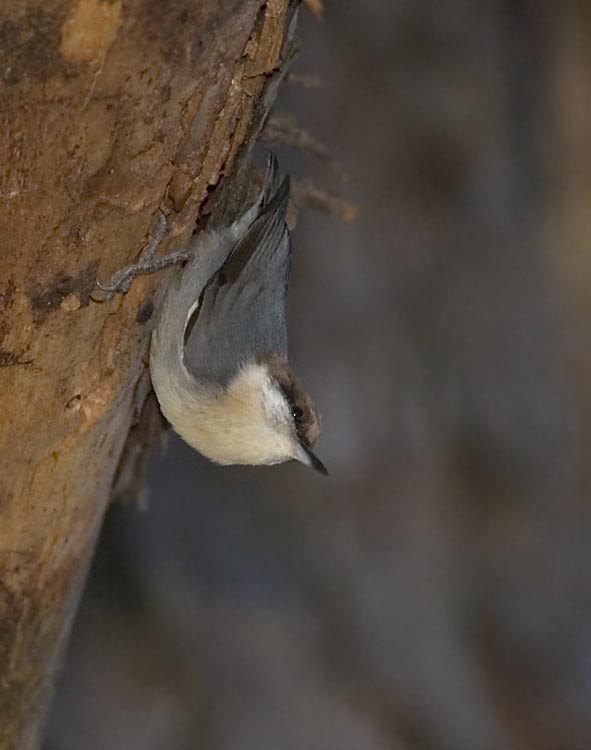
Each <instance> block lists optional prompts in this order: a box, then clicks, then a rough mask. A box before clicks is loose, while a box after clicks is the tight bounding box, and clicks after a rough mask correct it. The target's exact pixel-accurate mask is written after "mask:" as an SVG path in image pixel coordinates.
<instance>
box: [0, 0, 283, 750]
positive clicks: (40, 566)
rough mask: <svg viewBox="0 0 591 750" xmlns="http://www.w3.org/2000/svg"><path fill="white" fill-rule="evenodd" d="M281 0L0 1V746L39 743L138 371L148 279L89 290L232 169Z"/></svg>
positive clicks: (264, 107) (269, 91) (247, 140)
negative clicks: (109, 290)
mask: <svg viewBox="0 0 591 750" xmlns="http://www.w3.org/2000/svg"><path fill="white" fill-rule="evenodd" d="M294 6H295V3H294V2H293V1H292V0H268V2H266V3H265V2H262V0H243V2H232V0H227V1H223V0H202V1H201V2H199V3H195V2H193V1H192V0H191V1H189V0H169V2H166V3H161V2H155V1H154V0H143V2H139V0H138V1H135V0H130V2H125V3H123V2H120V0H116V2H103V1H102V0H77V1H76V2H66V1H65V0H45V1H44V2H42V1H41V0H30V1H29V2H27V3H22V2H21V1H20V0H8V2H5V3H3V5H2V10H1V12H0V154H1V155H2V158H1V165H2V167H1V172H0V196H1V198H0V200H1V205H2V211H1V213H0V237H2V251H1V253H0V410H1V413H2V419H1V422H0V677H1V680H0V747H1V748H3V749H4V748H7V749H12V748H19V749H20V748H25V749H29V748H36V747H38V745H39V741H40V740H39V738H40V733H41V728H42V723H43V717H44V715H45V711H46V708H47V702H48V699H49V696H50V691H51V680H52V676H53V673H54V671H55V667H56V664H57V662H58V660H59V655H60V653H62V651H63V647H64V644H65V641H66V638H67V634H68V630H69V626H70V623H71V620H72V617H73V614H74V612H75V609H76V605H77V602H78V599H79V595H80V591H81V588H82V585H83V582H84V578H85V575H86V572H87V569H88V564H89V561H90V558H91V556H92V552H93V548H94V544H95V541H96V537H97V534H98V530H99V528H100V524H101V520H102V517H103V513H104V510H105V506H106V503H107V501H108V497H109V491H110V487H111V483H112V480H113V474H114V471H115V469H116V466H117V462H118V459H119V456H120V454H121V451H122V449H123V446H124V444H125V441H126V437H127V433H128V430H129V426H130V421H131V415H132V406H133V394H134V388H135V385H136V383H137V382H138V380H139V378H140V376H141V374H142V372H143V368H144V365H143V358H144V355H145V352H146V347H147V342H148V338H149V330H148V329H149V326H147V325H146V324H145V319H144V318H145V316H143V315H142V311H143V309H145V308H144V302H145V300H146V298H147V296H148V294H149V291H150V287H151V285H152V284H153V283H154V279H151V278H142V279H138V280H137V281H136V282H135V283H134V285H133V287H132V289H131V292H130V293H129V294H128V295H127V296H126V297H125V298H122V299H119V300H115V301H114V302H113V303H111V304H108V305H95V304H93V303H92V302H91V301H90V294H91V292H92V291H93V285H94V280H95V278H96V275H97V273H98V275H99V277H100V278H102V279H107V278H108V277H109V276H110V275H111V274H112V273H113V272H114V271H115V270H117V269H118V268H120V267H121V266H123V265H124V264H126V263H129V262H131V261H132V260H133V259H134V258H135V257H136V256H137V254H138V252H139V251H140V249H141V247H142V245H143V243H144V242H145V239H146V237H147V236H148V235H149V232H150V227H151V225H152V221H153V216H154V213H155V211H156V209H157V208H158V207H162V208H163V210H164V211H165V212H166V213H167V214H168V215H169V220H170V224H171V232H170V235H169V238H168V240H167V244H168V247H171V246H177V245H178V244H179V243H181V242H182V241H183V240H184V239H186V238H187V237H188V236H189V235H190V233H191V232H192V229H193V227H194V224H195V220H196V217H197V216H198V214H199V210H200V208H201V207H202V206H203V204H204V201H205V199H206V198H207V197H208V194H209V193H210V192H211V190H212V188H213V187H215V186H216V185H217V184H218V183H219V182H220V179H221V178H222V176H223V175H226V174H229V173H230V172H232V173H235V172H236V171H237V170H238V171H242V172H243V171H244V165H245V164H246V161H247V158H246V157H247V156H248V152H249V150H250V146H251V145H252V143H253V142H254V139H255V138H256V135H257V134H258V132H259V130H260V127H261V125H262V122H263V119H264V117H265V115H266V113H267V111H268V108H269V106H270V104H271V102H272V100H273V98H274V94H275V90H276V84H277V80H278V76H279V73H278V71H280V70H281V68H282V66H283V63H284V61H285V59H286V58H287V57H288V55H289V37H290V34H291V31H290V30H291V28H292V26H293V20H294V11H295V7H294ZM233 190H234V189H233V188H232V186H230V189H228V190H226V191H224V192H225V194H226V195H227V196H229V197H230V198H232V193H233ZM234 192H236V191H235V190H234Z"/></svg>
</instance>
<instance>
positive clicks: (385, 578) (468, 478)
mask: <svg viewBox="0 0 591 750" xmlns="http://www.w3.org/2000/svg"><path fill="white" fill-rule="evenodd" d="M299 37H300V46H301V50H302V53H301V55H300V57H299V58H298V60H297V61H296V63H295V66H294V71H295V72H296V73H299V74H307V75H312V76H317V77H319V78H320V79H321V81H322V86H321V88H317V89H304V88H299V87H295V86H289V85H286V86H284V87H283V92H282V94H281V97H280V101H279V102H278V106H277V108H276V111H277V112H278V113H283V114H288V115H290V116H293V117H295V118H296V120H297V122H298V123H299V125H300V126H301V127H303V128H305V129H306V130H308V131H310V132H312V133H314V134H315V135H316V136H317V137H318V138H319V139H320V140H322V141H324V142H325V143H326V144H327V145H328V146H329V147H330V150H331V151H332V153H333V154H334V155H335V157H337V158H338V159H339V161H340V162H341V163H342V165H343V167H344V168H345V170H346V171H347V172H348V173H349V175H350V180H349V182H348V183H347V184H345V185H343V184H342V183H341V182H340V181H339V178H338V177H337V176H336V174H335V173H334V170H331V168H330V167H329V166H327V164H325V163H323V162H322V161H318V160H314V158H313V157H312V156H310V155H309V154H305V153H301V152H297V151H294V150H293V149H287V148H285V149H279V156H280V161H281V163H282V165H283V166H284V167H286V168H288V169H289V170H290V171H291V173H292V174H293V175H295V176H301V177H305V178H311V179H315V180H316V181H317V182H318V183H319V184H322V185H323V186H324V187H326V188H327V189H329V190H335V191H337V192H341V193H344V194H346V195H348V197H350V198H351V199H352V200H354V201H355V202H357V203H358V204H359V206H360V216H359V219H358V220H357V222H356V223H354V224H344V223H341V222H339V221H337V220H334V219H331V218H329V217H327V216H324V215H322V214H317V213H313V212H310V211H302V212H301V213H300V216H299V222H298V226H297V229H296V231H295V236H294V249H295V257H294V272H293V283H292V290H291V297H290V318H291V359H292V362H293V363H294V365H295V368H296V370H297V371H298V373H299V374H300V376H301V378H302V380H303V382H304V383H305V385H306V387H307V388H308V390H309V391H310V392H311V393H312V394H313V396H314V398H315V400H316V402H317V404H318V405H319V407H320V409H321V411H322V413H323V417H324V430H323V436H322V438H321V442H320V445H319V448H318V452H319V455H320V456H321V458H322V460H323V461H324V462H325V463H326V464H327V466H328V467H329V470H330V472H331V476H330V477H329V478H328V479H325V478H323V477H321V476H320V475H317V474H315V473H313V472H311V471H309V470H307V469H305V468H304V467H302V466H300V465H284V466H278V467H273V468H269V469H241V468H220V467H216V466H213V465H211V464H209V463H207V462H206V461H205V460H203V459H201V458H200V457H199V456H198V455H197V454H196V453H194V452H193V451H191V450H190V449H189V448H188V447H186V446H185V445H184V444H182V443H181V441H180V440H178V439H172V440H171V441H170V443H169V447H168V450H167V452H166V453H165V455H164V456H163V457H154V460H153V461H152V464H151V481H150V495H149V503H148V507H147V508H146V509H145V510H143V511H142V510H141V509H139V508H138V506H137V505H135V504H115V505H113V507H112V508H111V510H110V512H109V515H108V518H107V522H106V525H105V528H104V531H103V536H102V540H101V544H100V546H99V550H98V555H97V558H96V561H95V565H94V569H93V573H92V575H91V579H90V581H89V586H88V588H87V590H86V593H85V597H84V601H83V605H82V608H81V611H80V613H79V615H78V618H77V621H76V624H75V628H74V633H73V639H72V643H71V646H70V649H69V653H68V656H67V659H66V662H65V665H64V668H63V674H62V676H61V681H60V684H59V689H58V692H57V697H56V701H55V705H54V707H53V712H52V718H51V726H50V730H49V735H48V739H47V744H46V747H47V750H80V748H84V749H85V750H105V749H106V748H109V750H130V749H132V748H133V749H135V748H138V749H139V748H141V749H142V750H194V748H197V747H198V748H203V749H204V750H530V749H531V750H586V749H588V748H590V747H591V543H590V540H591V535H590V531H591V525H590V520H591V519H590V515H591V503H590V502H589V496H590V489H591V488H590V480H591V469H590V462H589V458H588V456H589V451H590V448H591V432H590V429H589V428H590V425H591V359H590V357H589V350H590V347H589V336H590V333H591V211H590V206H591V140H590V135H589V134H590V133H591V44H589V39H590V38H591V4H589V3H587V2H585V1H584V0H580V1H579V2H576V1H575V0H564V1H563V2H561V3H551V2H544V1H543V2H533V1H532V2H530V1H529V0H523V2H511V0H482V1H481V2H477V3H475V2H470V1H469V0H450V1H449V2H445V3H442V2H437V1H436V0H348V2H346V3H343V2H337V0H332V1H329V2H327V3H326V12H325V17H324V21H323V22H320V23H319V22H318V21H316V20H315V19H314V18H313V16H311V15H310V14H309V13H308V12H305V10H304V9H303V8H302V13H301V16H300V32H299Z"/></svg>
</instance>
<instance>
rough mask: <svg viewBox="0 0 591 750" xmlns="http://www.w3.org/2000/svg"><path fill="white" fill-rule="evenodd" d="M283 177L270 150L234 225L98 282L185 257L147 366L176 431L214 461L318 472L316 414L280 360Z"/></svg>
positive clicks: (124, 284)
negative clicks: (261, 178) (256, 191)
mask: <svg viewBox="0 0 591 750" xmlns="http://www.w3.org/2000/svg"><path fill="white" fill-rule="evenodd" d="M288 199H289V178H288V177H286V178H285V179H284V180H283V182H281V184H279V179H278V170H277V162H276V160H275V158H274V157H273V156H271V157H270V158H269V165H268V168H267V174H266V177H265V183H264V186H263V190H262V193H261V195H260V197H259V199H258V201H257V202H256V203H255V204H254V205H253V206H252V207H250V208H249V209H248V210H246V211H245V212H244V213H243V214H242V215H241V216H240V217H239V218H238V219H237V220H236V221H235V222H234V223H233V224H231V225H230V226H229V227H226V228H223V229H221V230H214V231H211V232H207V231H205V232H200V233H198V234H196V235H195V236H194V238H193V239H192V240H191V244H190V246H189V248H188V249H187V250H185V251H181V252H177V253H173V254H172V255H169V256H165V257H163V258H154V254H155V252H156V249H157V246H158V243H159V242H160V240H161V239H162V237H163V236H164V233H165V232H166V225H165V222H164V218H163V216H161V220H160V225H159V229H158V232H157V235H156V237H155V239H154V240H153V242H152V243H151V245H150V246H149V247H148V248H147V253H146V252H145V253H144V254H143V256H142V258H141V259H140V262H139V263H138V264H137V265H136V266H133V267H131V268H129V269H125V270H123V271H120V272H119V273H118V274H115V276H114V277H113V279H112V280H111V284H110V285H109V286H107V287H101V289H103V291H104V292H106V295H105V297H106V298H107V299H108V298H110V297H111V296H112V295H113V294H114V293H115V292H125V291H127V290H128V289H129V286H130V284H131V281H132V279H133V278H134V277H135V276H137V275H138V274H143V273H151V272H153V271H157V270H160V269H161V268H165V267H167V266H170V265H174V264H181V263H183V264H184V265H182V267H180V268H178V269H177V270H176V271H175V272H174V276H173V277H172V278H171V280H170V283H169V285H168V286H167V288H166V290H165V294H164V298H163V301H162V305H161V307H160V308H159V310H158V312H157V317H156V322H155V327H154V331H153V333H152V343H151V347H150V373H151V377H152V383H153V385H154V390H155V391H156V396H157V397H158V401H159V403H160V408H161V410H162V413H163V414H164V416H165V417H166V419H167V420H168V421H169V422H170V423H171V425H172V426H173V428H174V430H175V431H176V432H177V433H178V434H179V435H180V436H181V437H182V438H183V439H184V440H185V441H186V442H187V443H188V444H189V445H191V446H192V447H193V448H196V449H197V450H198V451H199V452H200V453H202V454H203V455H204V456H207V458H209V459H211V460H212V461H215V462H216V463H219V464H277V463H282V462H283V461H290V460H294V459H295V460H296V461H301V462H302V463H304V464H307V465H308V466H312V467H313V468H315V469H317V470H318V471H320V472H322V473H323V474H326V473H327V471H326V468H325V467H324V465H323V464H322V462H321V461H320V460H319V459H318V458H317V457H316V456H315V455H314V453H313V452H312V448H313V446H314V444H315V443H316V441H317V439H318V436H319V433H320V422H319V416H318V413H317V411H316V409H315V407H314V405H313V403H312V401H311V399H310V397H309V396H308V395H307V394H306V393H305V391H304V390H303V389H302V388H301V387H300V385H299V384H298V382H297V380H296V378H295V377H294V375H293V373H292V371H291V370H290V368H289V365H288V363H287V329H286V299H287V286H288V280H289V267H290V255H291V242H290V235H289V229H288V227H287V224H286V221H285V214H286V209H287V203H288Z"/></svg>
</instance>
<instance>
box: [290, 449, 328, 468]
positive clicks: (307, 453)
mask: <svg viewBox="0 0 591 750" xmlns="http://www.w3.org/2000/svg"><path fill="white" fill-rule="evenodd" d="M295 460H296V461H299V462H300V463H302V464H306V466H310V467H312V469H316V471H319V472H320V473H321V474H324V476H327V475H328V469H327V468H326V466H325V465H324V464H323V463H322V461H321V460H320V459H319V458H318V456H315V455H314V453H312V451H311V450H310V448H307V447H306V446H305V445H302V444H301V443H300V446H299V450H298V453H297V456H295Z"/></svg>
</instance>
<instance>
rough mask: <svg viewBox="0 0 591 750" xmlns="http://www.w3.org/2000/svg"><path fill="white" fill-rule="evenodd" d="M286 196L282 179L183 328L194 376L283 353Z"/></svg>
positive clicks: (210, 376) (223, 372)
mask: <svg viewBox="0 0 591 750" xmlns="http://www.w3.org/2000/svg"><path fill="white" fill-rule="evenodd" d="M274 171H275V173H276V166H275V167H274ZM271 174H273V170H271ZM274 181H275V184H276V178H274ZM288 200H289V179H288V178H285V180H284V181H283V182H282V183H281V185H280V187H279V188H278V189H276V190H275V193H274V195H273V196H272V198H270V199H267V200H266V201H265V203H266V205H264V208H263V209H262V212H261V214H260V215H259V216H258V218H256V219H255V221H254V222H253V223H252V224H251V226H250V228H249V229H248V230H247V231H246V233H245V234H244V236H243V237H242V238H241V239H240V240H239V241H238V243H237V244H236V246H235V248H234V249H233V251H232V253H231V254H230V257H229V258H228V260H227V261H226V263H224V265H223V266H222V268H220V270H219V271H218V272H217V273H215V274H214V275H213V277H212V278H211V280H210V282H209V283H208V284H207V286H206V288H205V289H204V292H203V294H202V298H201V301H200V303H199V305H198V307H197V309H196V310H195V312H194V313H193V315H192V316H191V319H190V320H189V321H188V323H187V327H186V330H185V343H184V361H185V366H186V367H187V369H188V370H189V372H190V373H191V374H192V375H193V377H195V378H197V379H206V380H210V381H212V382H215V383H225V382H227V381H228V380H229V379H230V378H231V377H232V376H233V375H234V374H235V373H236V371H237V369H238V368H239V367H240V365H241V364H243V363H245V362H248V361H252V360H256V359H258V358H260V357H264V356H265V355H269V354H273V353H277V354H282V355H284V356H287V331H286V319H285V305H286V293H287V283H288V277H289V266H290V255H291V242H290V237H289V230H288V228H287V224H286V223H285V212H286V210H287V203H288Z"/></svg>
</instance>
